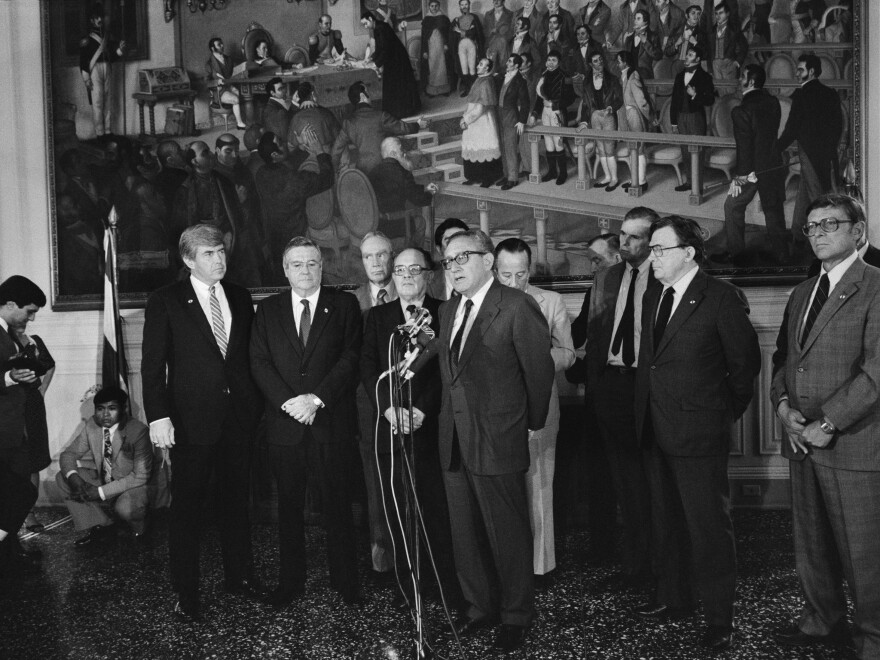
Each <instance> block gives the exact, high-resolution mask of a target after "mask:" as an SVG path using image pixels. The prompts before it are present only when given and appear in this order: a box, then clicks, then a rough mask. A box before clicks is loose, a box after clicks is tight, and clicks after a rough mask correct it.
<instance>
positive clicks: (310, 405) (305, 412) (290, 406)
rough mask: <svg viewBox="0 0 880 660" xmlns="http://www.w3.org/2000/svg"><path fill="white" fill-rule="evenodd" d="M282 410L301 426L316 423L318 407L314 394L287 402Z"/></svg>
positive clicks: (301, 395)
mask: <svg viewBox="0 0 880 660" xmlns="http://www.w3.org/2000/svg"><path fill="white" fill-rule="evenodd" d="M281 410H283V411H284V412H285V413H287V414H288V415H290V416H291V417H293V418H294V419H295V420H296V421H298V422H299V423H300V424H311V423H312V422H314V421H315V415H316V414H317V412H318V406H317V404H315V397H314V396H313V395H312V394H300V395H299V396H295V397H293V398H292V399H288V400H287V401H285V402H284V404H283V405H282V406H281Z"/></svg>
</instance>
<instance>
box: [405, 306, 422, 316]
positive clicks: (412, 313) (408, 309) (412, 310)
mask: <svg viewBox="0 0 880 660" xmlns="http://www.w3.org/2000/svg"><path fill="white" fill-rule="evenodd" d="M417 311H419V308H418V307H416V306H415V305H407V306H406V313H407V314H409V317H410V318H411V319H414V318H415V317H416V312H417Z"/></svg>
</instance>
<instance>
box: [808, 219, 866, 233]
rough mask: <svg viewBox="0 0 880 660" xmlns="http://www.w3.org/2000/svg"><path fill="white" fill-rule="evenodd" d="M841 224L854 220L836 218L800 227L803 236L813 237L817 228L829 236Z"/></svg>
mask: <svg viewBox="0 0 880 660" xmlns="http://www.w3.org/2000/svg"><path fill="white" fill-rule="evenodd" d="M841 222H849V223H853V222H855V220H839V219H838V218H822V219H821V220H819V222H808V223H807V224H805V225H804V226H803V227H801V231H803V232H804V236H815V235H816V229H817V228H818V227H821V228H822V231H824V232H825V233H826V234H830V233H832V232H835V231H837V228H838V227H840V223H841Z"/></svg>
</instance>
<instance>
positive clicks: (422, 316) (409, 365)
mask: <svg viewBox="0 0 880 660" xmlns="http://www.w3.org/2000/svg"><path fill="white" fill-rule="evenodd" d="M414 314H415V315H414V316H413V318H411V319H410V320H409V321H407V322H406V323H404V324H403V325H399V326H397V332H398V333H399V334H401V335H403V336H405V337H407V338H408V339H409V342H410V344H411V348H410V349H409V350H408V351H407V352H406V356H405V357H404V359H403V360H401V361H400V362H398V363H397V364H396V365H395V366H393V367H390V368H389V369H387V370H386V371H385V372H383V373H382V375H381V376H380V377H379V379H380V380H381V379H382V378H384V377H385V376H389V375H390V374H391V373H392V372H397V374H398V375H399V376H402V377H404V378H405V379H406V380H410V379H411V378H412V377H413V376H414V375H415V374H416V372H417V371H418V370H419V369H421V368H422V366H423V365H424V363H425V362H427V361H428V359H430V357H431V356H433V354H434V353H436V352H437V351H436V349H434V350H432V351H429V354H428V355H425V350H426V349H427V348H428V346H430V345H431V344H432V343H433V341H434V329H433V328H432V327H431V325H430V324H431V312H429V311H428V310H427V309H425V308H424V307H421V308H419V309H418V310H416V311H415V312H414ZM420 356H421V357H422V358H423V359H422V360H419V361H418V363H417V364H415V366H414V363H416V360H417V359H418V358H419V357H420Z"/></svg>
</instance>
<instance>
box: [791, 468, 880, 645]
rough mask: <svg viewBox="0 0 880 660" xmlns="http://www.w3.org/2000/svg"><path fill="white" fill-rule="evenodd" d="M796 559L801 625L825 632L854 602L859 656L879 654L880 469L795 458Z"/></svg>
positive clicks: (816, 632)
mask: <svg viewBox="0 0 880 660" xmlns="http://www.w3.org/2000/svg"><path fill="white" fill-rule="evenodd" d="M789 466H790V473H791V501H792V521H793V526H794V550H795V565H796V567H797V573H798V579H799V581H800V585H801V589H802V590H803V593H804V599H805V601H806V602H805V603H804V608H803V610H802V611H801V614H800V617H799V618H798V627H799V628H800V629H801V630H802V631H803V632H805V633H807V634H809V635H827V634H828V633H830V632H831V629H832V628H833V627H834V625H835V624H836V623H837V622H839V621H842V620H845V618H846V596H845V595H844V592H843V578H844V577H845V578H846V582H847V584H848V585H849V589H850V593H851V594H852V597H853V601H854V602H855V608H854V609H855V612H854V615H853V622H854V624H855V631H854V633H853V640H854V641H855V644H856V649H857V650H858V653H859V657H860V658H880V560H878V557H880V472H857V471H855V470H838V469H835V468H829V467H825V466H822V465H818V464H817V463H815V462H814V461H813V460H812V458H811V457H809V456H808V457H807V458H805V459H804V460H803V461H791V462H790V463H789Z"/></svg>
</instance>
